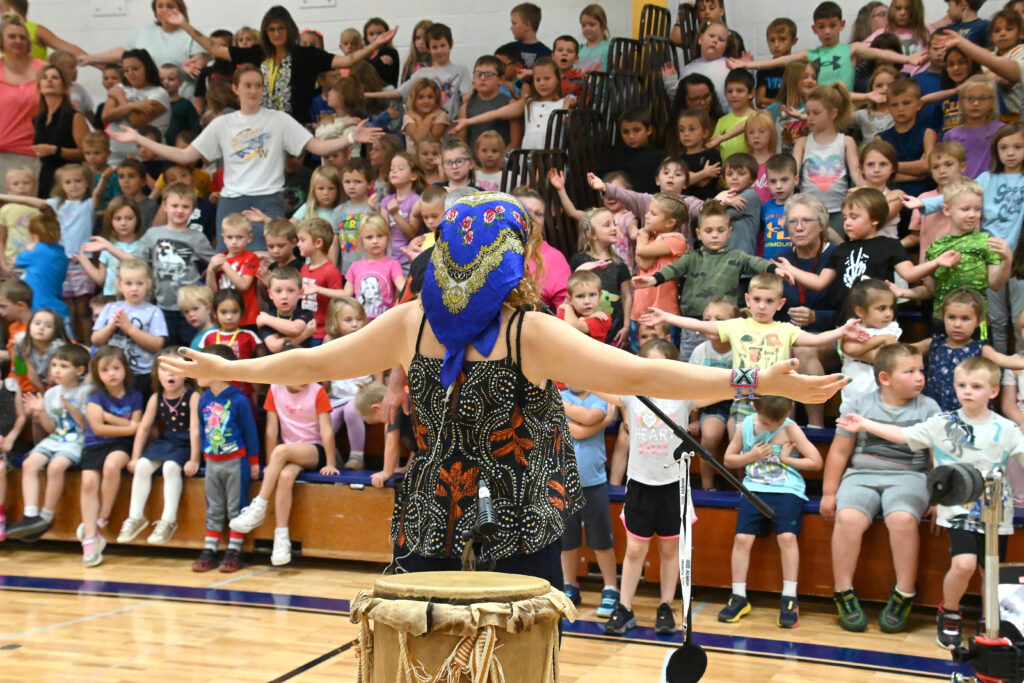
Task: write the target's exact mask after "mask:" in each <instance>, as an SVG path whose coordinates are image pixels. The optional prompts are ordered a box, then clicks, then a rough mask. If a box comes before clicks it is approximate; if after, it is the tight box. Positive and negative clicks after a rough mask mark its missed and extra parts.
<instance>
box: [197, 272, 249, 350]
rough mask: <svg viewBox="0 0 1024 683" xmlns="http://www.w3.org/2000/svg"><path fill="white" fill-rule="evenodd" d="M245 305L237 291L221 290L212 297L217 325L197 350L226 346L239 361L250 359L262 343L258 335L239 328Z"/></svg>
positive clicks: (247, 329)
mask: <svg viewBox="0 0 1024 683" xmlns="http://www.w3.org/2000/svg"><path fill="white" fill-rule="evenodd" d="M244 310H245V303H244V302H243V301H242V295H241V294H239V293H238V290H237V289H222V290H220V291H219V292H217V293H216V294H214V295H213V320H214V322H216V323H217V327H216V329H214V330H211V331H210V332H207V333H206V336H205V337H203V340H202V341H201V342H199V348H201V349H205V348H206V347H207V346H220V345H223V346H227V347H228V348H229V349H231V353H232V354H233V355H234V356H235V358H238V359H240V360H246V359H249V358H252V357H253V355H255V353H256V349H257V348H258V347H259V345H260V344H261V343H262V340H261V339H260V337H259V335H258V334H256V333H255V332H253V331H252V330H251V329H249V328H248V327H242V326H241V320H242V315H243V311H244Z"/></svg>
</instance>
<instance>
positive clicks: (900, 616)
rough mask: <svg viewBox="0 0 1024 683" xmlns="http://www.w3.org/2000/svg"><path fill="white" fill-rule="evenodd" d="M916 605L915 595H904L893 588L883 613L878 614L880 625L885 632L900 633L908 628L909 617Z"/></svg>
mask: <svg viewBox="0 0 1024 683" xmlns="http://www.w3.org/2000/svg"><path fill="white" fill-rule="evenodd" d="M913 606H914V596H913V595H911V596H910V597H904V596H903V595H901V594H900V593H898V592H897V591H896V589H895V588H893V589H892V594H891V595H890V596H889V601H888V602H887V603H885V607H884V608H883V609H882V613H881V614H879V615H878V626H879V627H880V628H881V629H882V632H883V633H900V632H901V631H904V630H905V629H906V628H907V617H908V616H909V615H910V608H911V607H913Z"/></svg>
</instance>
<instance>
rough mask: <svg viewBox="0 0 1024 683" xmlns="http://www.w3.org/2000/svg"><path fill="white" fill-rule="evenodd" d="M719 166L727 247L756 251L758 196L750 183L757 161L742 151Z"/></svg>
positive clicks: (758, 217) (758, 219)
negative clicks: (728, 228)
mask: <svg viewBox="0 0 1024 683" xmlns="http://www.w3.org/2000/svg"><path fill="white" fill-rule="evenodd" d="M722 168H723V171H724V175H725V187H726V188H727V193H726V198H723V203H724V204H725V205H726V207H727V209H728V211H729V217H730V219H731V220H730V224H731V225H732V235H731V236H730V237H729V244H728V246H729V247H730V248H732V249H737V250H739V251H743V252H746V253H748V254H756V253H757V237H758V234H759V233H760V228H761V198H760V197H759V196H758V194H757V192H755V191H754V189H753V188H752V187H751V186H752V185H753V184H754V180H756V179H757V161H756V160H755V159H754V157H752V156H750V155H749V154H747V153H746V152H737V153H736V154H733V155H732V156H729V157H727V158H726V159H725V162H724V163H723V165H722Z"/></svg>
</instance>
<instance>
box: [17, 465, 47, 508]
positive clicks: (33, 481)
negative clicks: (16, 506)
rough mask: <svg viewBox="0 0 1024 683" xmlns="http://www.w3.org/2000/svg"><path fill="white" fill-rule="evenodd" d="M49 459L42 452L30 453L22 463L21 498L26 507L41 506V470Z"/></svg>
mask: <svg viewBox="0 0 1024 683" xmlns="http://www.w3.org/2000/svg"><path fill="white" fill-rule="evenodd" d="M47 462H49V459H48V458H47V457H46V456H45V455H43V454H42V453H35V452H33V453H29V454H28V457H27V458H25V462H23V463H22V464H21V499H22V501H21V502H22V505H23V506H25V507H27V508H28V507H34V508H37V507H39V472H40V471H41V470H42V469H43V468H44V467H46V463H47Z"/></svg>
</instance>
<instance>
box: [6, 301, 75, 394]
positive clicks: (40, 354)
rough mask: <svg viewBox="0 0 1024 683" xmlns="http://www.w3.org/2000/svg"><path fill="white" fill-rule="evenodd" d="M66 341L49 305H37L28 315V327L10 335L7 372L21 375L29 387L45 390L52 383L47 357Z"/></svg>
mask: <svg viewBox="0 0 1024 683" xmlns="http://www.w3.org/2000/svg"><path fill="white" fill-rule="evenodd" d="M70 343H71V342H70V340H69V339H68V335H67V332H66V331H65V329H64V320H63V319H62V318H61V317H60V316H59V315H57V312H56V311H54V310H53V309H51V308H40V309H38V310H36V311H35V313H33V314H32V317H31V318H29V321H28V328H27V329H26V330H25V331H24V332H22V333H19V334H18V336H16V337H15V338H14V358H13V359H12V363H11V372H12V373H13V374H14V375H15V376H18V375H25V376H26V377H27V379H28V381H29V383H30V384H31V386H32V389H31V390H30V391H38V392H43V391H46V390H47V389H48V388H50V386H52V385H53V380H51V378H50V375H49V371H50V361H51V360H52V359H53V355H54V354H55V353H56V352H57V349H60V348H62V347H64V346H67V345H68V344H70Z"/></svg>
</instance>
